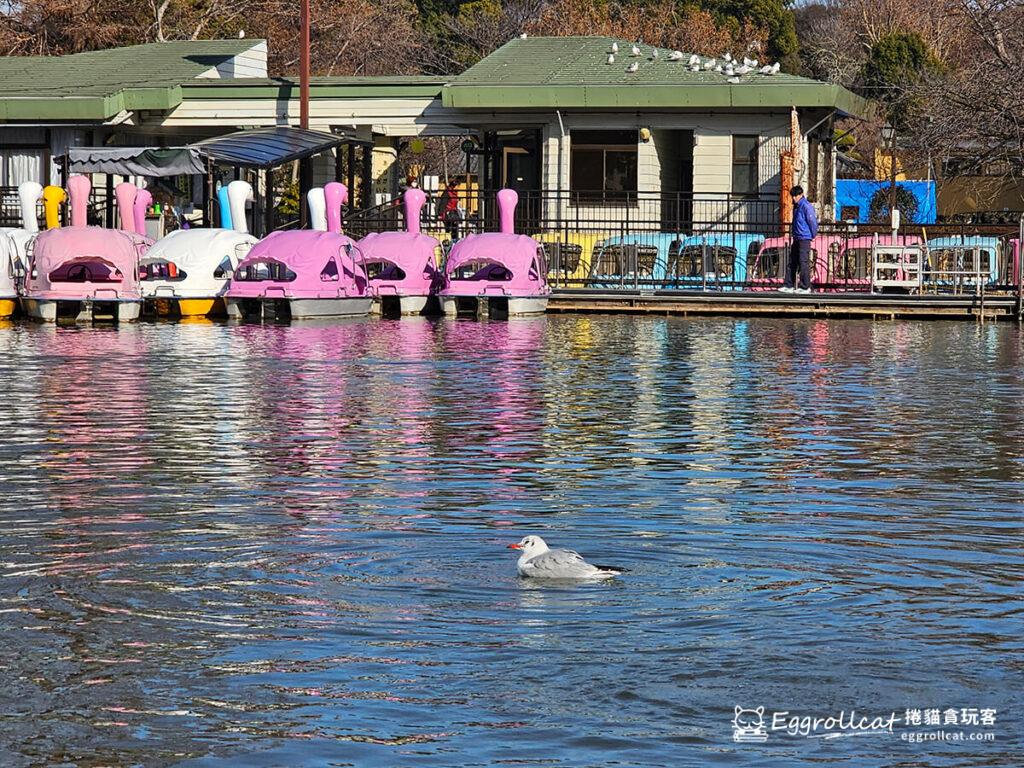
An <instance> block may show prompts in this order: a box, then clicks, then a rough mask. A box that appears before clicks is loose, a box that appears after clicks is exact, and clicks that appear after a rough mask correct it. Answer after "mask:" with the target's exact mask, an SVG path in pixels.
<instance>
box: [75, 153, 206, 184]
mask: <svg viewBox="0 0 1024 768" xmlns="http://www.w3.org/2000/svg"><path fill="white" fill-rule="evenodd" d="M68 170H69V171H70V172H71V173H110V174H116V175H118V176H150V177H153V176H180V175H184V174H193V173H200V174H204V173H206V162H205V161H204V160H203V158H202V156H201V155H200V153H199V151H198V150H196V148H195V147H172V148H167V149H162V148H160V147H70V148H69V149H68Z"/></svg>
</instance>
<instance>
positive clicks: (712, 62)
mask: <svg viewBox="0 0 1024 768" xmlns="http://www.w3.org/2000/svg"><path fill="white" fill-rule="evenodd" d="M717 63H718V62H717V61H715V60H714V59H708V60H707V61H705V62H704V71H705V72H710V71H711V70H712V69H714V68H715V65H716V64H717Z"/></svg>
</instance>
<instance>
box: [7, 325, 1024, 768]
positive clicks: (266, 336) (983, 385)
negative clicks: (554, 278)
mask: <svg viewBox="0 0 1024 768" xmlns="http://www.w3.org/2000/svg"><path fill="white" fill-rule="evenodd" d="M1022 350H1024V346H1022V335H1021V332H1020V330H1019V329H1018V328H1017V327H1016V326H1014V325H998V326H997V325H986V326H983V327H980V326H977V325H975V324H972V323H942V322H927V323H914V322H901V323H887V322H879V323H871V322H858V321H835V322H830V321H818V320H734V319H707V320H700V319H685V318H678V319H675V318H673V319H646V318H605V317H586V316H577V317H570V316H561V317H560V316H551V317H547V318H539V319H531V320H514V321H510V322H502V323H498V322H495V323H486V322H484V323H480V322H475V321H458V322H452V321H443V322H436V323H435V322H428V321H416V320H403V321H401V322H387V321H359V322H337V323H333V324H322V325H310V324H294V325H292V326H264V327H260V326H230V325H221V324H185V323H181V324H140V325H137V326H126V327H121V328H95V329H94V328H80V329H67V328H61V329H55V328H52V327H42V326H36V325H13V326H6V327H2V328H0V384H2V387H3V406H2V411H0V434H2V435H3V440H2V444H0V523H2V525H0V671H2V674H3V678H2V679H3V684H2V687H0V691H2V696H0V733H2V737H0V749H3V751H4V752H5V753H6V756H5V758H4V761H3V762H4V764H5V765H14V766H22V765H64V764H67V765H72V764H78V765H91V766H99V765H104V766H106V765H143V764H144V765H178V764H180V765H186V766H221V765H253V766H271V765H273V766H285V765H287V766H299V765H310V766H327V765H331V766H344V765H353V766H496V765H501V766H504V765H511V766H545V767H548V766H556V767H557V766H571V767H572V768H580V767H581V766H612V765H614V766H690V765H693V766H702V765H722V766H779V767H780V768H782V767H786V768H788V767H790V766H811V765H820V764H830V765H844V766H845V765H849V766H864V765H882V764H886V765H900V766H946V765H948V766H968V765H976V766H982V765H985V766H1007V765H1014V764H1016V765H1020V764H1022V762H1024V758H1022V754H1024V753H1022V748H1024V747H1022V736H1021V732H1022V729H1021V725H1022V718H1021V706H1022V704H1024V694H1022V685H1021V679H1022V677H1021V673H1022V668H1024V641H1022V629H1024V623H1022V611H1021V586H1022V576H1024V560H1022V557H1021V555H1022V550H1021V541H1022V539H1021V534H1022V533H1024V525H1022V509H1024V407H1022V398H1024V365H1022V362H1024V361H1022V356H1024V355H1022ZM527 533H534V534H539V535H541V536H544V537H545V538H546V539H547V540H548V541H549V543H551V544H553V545H559V546H570V547H572V548H575V549H578V550H579V551H580V552H581V553H582V554H584V555H585V556H587V557H588V558H589V559H592V560H594V561H596V562H599V563H607V564H615V565H621V566H625V567H626V568H629V569H630V572H629V573H628V574H626V575H625V576H624V577H622V578H620V579H617V580H615V581H613V582H610V583H605V584H592V585H580V586H571V585H538V584H530V583H524V582H523V581H522V580H520V579H519V578H518V577H517V576H516V572H515V553H514V552H510V551H509V550H508V549H506V548H505V546H506V545H507V544H508V543H509V542H512V541H517V540H518V539H519V538H521V537H522V536H523V535H525V534H527ZM737 706H740V707H743V708H744V709H754V708H756V707H765V711H764V714H763V724H764V726H765V729H766V730H767V729H769V728H770V727H771V726H770V723H769V717H770V716H771V717H774V716H775V714H777V713H779V712H789V713H790V715H789V716H790V717H792V716H796V715H807V716H811V717H821V718H825V717H828V716H829V715H838V713H839V712H840V711H841V710H845V711H846V712H849V711H850V710H856V712H857V713H858V714H857V716H858V717H859V716H860V713H863V714H865V715H868V716H870V717H875V716H888V715H889V714H890V713H892V712H895V713H896V714H897V715H898V716H899V718H901V719H903V718H905V717H906V710H908V709H911V710H917V711H919V712H926V711H927V710H929V709H939V710H940V711H942V712H945V711H946V710H948V709H954V710H956V713H954V714H957V713H959V717H960V718H961V719H964V717H965V715H964V713H962V710H963V709H973V710H974V711H975V716H977V712H978V711H981V710H989V713H988V715H989V717H990V719H994V723H992V724H990V725H989V727H987V728H986V727H957V726H953V725H945V726H944V727H942V728H935V727H916V728H912V727H909V726H908V725H907V724H905V723H903V724H901V723H900V722H897V723H896V725H895V727H894V729H893V733H891V734H890V733H887V732H883V733H869V734H867V735H856V736H852V735H845V736H842V737H840V738H834V739H829V738H820V737H819V738H814V737H813V735H812V736H805V735H801V734H799V733H798V734H797V735H795V736H791V735H789V734H787V733H786V732H785V731H784V730H779V729H771V730H770V731H769V732H768V734H767V736H768V737H767V740H766V741H763V742H754V743H743V742H736V741H734V730H733V719H734V713H735V707H737ZM991 710H995V712H994V713H993V712H991ZM744 716H745V717H750V716H752V715H751V713H746V714H745V715H744ZM966 717H968V718H969V717H970V715H969V714H968V715H966ZM968 722H971V721H970V720H968ZM940 730H941V731H946V732H956V731H963V732H965V733H971V732H980V731H985V732H990V733H992V734H993V735H994V741H987V742H979V741H961V742H949V741H926V742H924V743H920V744H916V743H911V742H910V741H908V740H907V738H906V734H908V733H911V732H913V733H917V732H921V733H924V732H935V731H940ZM817 733H818V735H819V736H820V731H819V732H817ZM965 738H967V737H965Z"/></svg>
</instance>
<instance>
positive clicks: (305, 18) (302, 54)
mask: <svg viewBox="0 0 1024 768" xmlns="http://www.w3.org/2000/svg"><path fill="white" fill-rule="evenodd" d="M299 28H300V32H299V127H300V128H309V0H301V6H300V10H299Z"/></svg>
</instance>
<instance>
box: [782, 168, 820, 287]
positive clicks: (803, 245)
mask: <svg viewBox="0 0 1024 768" xmlns="http://www.w3.org/2000/svg"><path fill="white" fill-rule="evenodd" d="M789 194H791V195H792V196H793V245H792V246H790V249H789V263H788V264H787V265H786V281H785V283H783V285H782V288H781V289H780V290H781V291H782V292H783V293H810V292H811V240H813V239H814V237H815V235H817V234H818V217H817V215H815V213H814V206H813V205H811V204H810V203H809V202H808V201H807V198H806V197H804V188H803V187H801V186H796V187H793V188H792V189H791V190H789ZM797 267H799V268H800V286H799V287H798V288H795V289H794V287H793V283H794V282H795V280H796V270H797Z"/></svg>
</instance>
